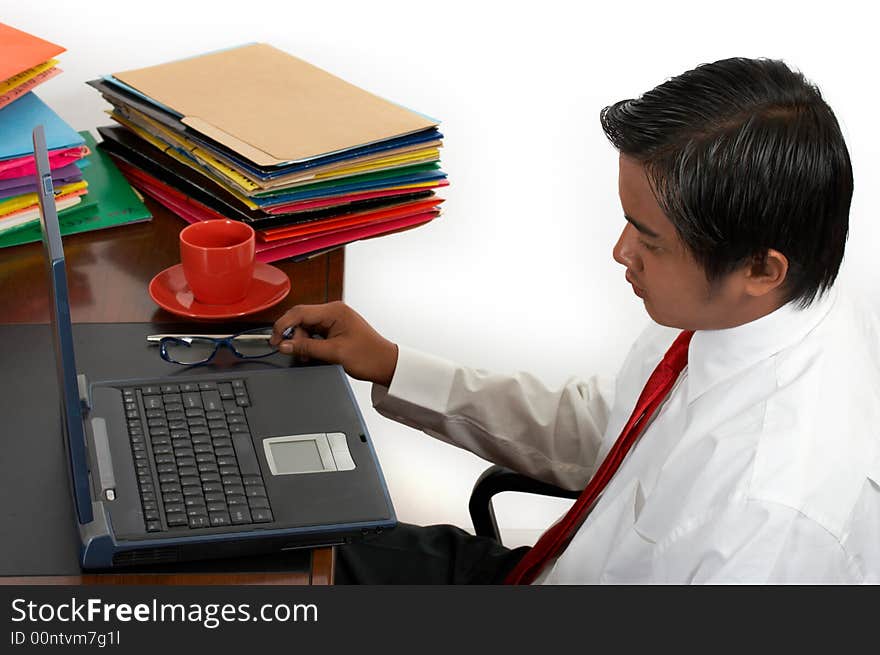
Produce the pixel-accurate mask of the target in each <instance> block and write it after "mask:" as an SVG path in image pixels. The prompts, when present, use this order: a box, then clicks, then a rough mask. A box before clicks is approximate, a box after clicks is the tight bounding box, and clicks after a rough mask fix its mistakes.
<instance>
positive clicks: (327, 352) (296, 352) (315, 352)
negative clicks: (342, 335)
mask: <svg viewBox="0 0 880 655" xmlns="http://www.w3.org/2000/svg"><path fill="white" fill-rule="evenodd" d="M281 352H286V353H290V354H291V355H293V356H294V357H296V358H298V359H302V360H309V359H320V360H321V361H323V362H328V363H330V364H339V363H340V362H339V355H338V353H337V348H336V345H335V344H334V343H333V342H332V341H327V340H325V339H310V338H307V337H302V336H297V337H295V338H294V339H291V340H290V341H285V342H283V343H282V344H281Z"/></svg>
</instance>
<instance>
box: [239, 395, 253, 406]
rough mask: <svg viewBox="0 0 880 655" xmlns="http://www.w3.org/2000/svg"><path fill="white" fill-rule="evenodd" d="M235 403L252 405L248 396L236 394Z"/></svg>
mask: <svg viewBox="0 0 880 655" xmlns="http://www.w3.org/2000/svg"><path fill="white" fill-rule="evenodd" d="M235 404H236V405H238V406H239V407H250V406H251V401H250V400H249V399H248V397H247V396H236V397H235Z"/></svg>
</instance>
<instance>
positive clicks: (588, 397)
mask: <svg viewBox="0 0 880 655" xmlns="http://www.w3.org/2000/svg"><path fill="white" fill-rule="evenodd" d="M611 389H613V386H611V385H608V384H606V383H603V382H600V380H599V379H598V378H596V377H593V378H590V379H589V380H586V381H582V380H578V379H576V378H572V379H570V380H568V381H567V382H566V383H565V384H564V385H563V386H562V387H561V388H559V389H550V388H548V387H546V386H545V385H544V384H543V383H542V382H540V381H539V380H538V379H537V378H535V377H534V376H532V375H529V374H526V373H517V374H514V375H499V374H493V373H489V372H487V371H483V370H479V369H473V368H466V367H463V366H458V365H456V364H454V363H452V362H449V361H447V360H444V359H441V358H438V357H434V356H431V355H427V354H424V353H420V352H417V351H415V350H412V349H409V348H406V347H404V346H399V347H398V360H397V368H396V370H395V373H394V378H393V380H392V382H391V385H390V387H388V388H386V387H384V386H380V385H373V389H372V400H373V406H374V407H375V408H376V410H377V411H378V412H379V413H380V414H382V415H383V416H385V417H387V418H390V419H393V420H395V421H398V422H400V423H403V424H405V425H409V426H410V427H413V428H416V429H418V430H421V431H423V432H425V433H426V434H429V435H431V436H433V437H436V438H438V439H440V440H442V441H445V442H447V443H450V444H453V445H456V446H459V447H461V448H464V449H466V450H469V451H471V452H472V453H474V454H476V455H478V456H480V457H482V458H484V459H486V460H489V461H490V462H494V463H496V464H501V465H502V466H506V467H508V468H511V469H514V470H516V471H519V472H521V473H524V474H526V475H528V476H530V477H533V478H536V479H538V480H543V481H545V482H549V483H551V484H555V485H558V486H561V487H565V488H568V489H581V488H583V487H584V485H585V484H586V482H587V480H588V479H589V478H590V476H591V475H592V473H593V470H594V466H595V463H596V457H597V453H598V451H599V446H600V444H601V441H602V436H603V434H604V432H605V427H606V425H607V422H608V413H609V409H610V407H611V398H610V396H611V394H612V392H611V391H610V390H611Z"/></svg>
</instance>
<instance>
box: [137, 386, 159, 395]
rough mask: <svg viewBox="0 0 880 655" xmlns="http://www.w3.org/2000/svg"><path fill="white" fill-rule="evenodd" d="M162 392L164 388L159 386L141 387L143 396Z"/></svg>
mask: <svg viewBox="0 0 880 655" xmlns="http://www.w3.org/2000/svg"><path fill="white" fill-rule="evenodd" d="M160 393H162V390H161V389H160V388H159V387H144V388H143V389H141V395H143V396H156V395H158V394H160Z"/></svg>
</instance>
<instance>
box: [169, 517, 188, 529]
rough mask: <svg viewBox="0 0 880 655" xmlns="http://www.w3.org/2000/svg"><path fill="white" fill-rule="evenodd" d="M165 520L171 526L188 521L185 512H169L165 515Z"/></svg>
mask: <svg viewBox="0 0 880 655" xmlns="http://www.w3.org/2000/svg"><path fill="white" fill-rule="evenodd" d="M165 520H166V521H167V522H168V525H169V526H170V527H172V528H175V527H178V526H181V525H186V524H187V523H188V522H189V521H188V520H187V518H186V514H171V515H170V516H166V518H165Z"/></svg>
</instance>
